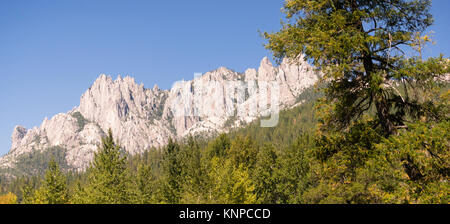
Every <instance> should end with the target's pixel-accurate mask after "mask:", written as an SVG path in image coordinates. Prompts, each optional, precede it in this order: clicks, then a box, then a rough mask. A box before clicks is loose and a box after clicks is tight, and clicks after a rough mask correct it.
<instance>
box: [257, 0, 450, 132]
mask: <svg viewBox="0 0 450 224" xmlns="http://www.w3.org/2000/svg"><path fill="white" fill-rule="evenodd" d="M430 5H431V0H395V1H392V0H380V1H367V0H314V1H313V0H288V1H286V3H285V5H284V12H285V14H286V17H287V20H288V22H287V23H285V24H284V25H283V28H282V29H281V31H279V32H276V33H271V34H269V33H265V37H266V38H267V39H268V41H269V42H268V44H267V45H266V47H267V48H268V49H270V50H272V51H273V53H274V55H275V57H277V58H279V59H281V58H283V57H290V58H297V57H299V55H300V54H302V53H303V54H304V55H305V58H306V59H307V60H310V61H312V62H313V64H314V65H315V66H316V67H317V68H319V69H321V70H322V72H323V73H324V80H326V81H327V82H328V84H327V85H328V86H327V88H326V90H325V93H326V101H325V104H324V106H325V105H330V106H327V107H323V109H327V110H324V111H323V112H324V113H325V114H322V117H323V119H324V121H325V124H326V125H325V126H323V127H326V128H327V129H337V130H344V129H345V128H347V127H349V126H350V125H351V123H352V122H353V121H355V120H357V119H359V118H360V117H361V116H362V115H363V114H364V113H366V112H368V111H369V110H371V109H374V110H375V113H376V117H377V125H379V126H381V127H382V131H383V133H384V135H386V136H388V135H390V134H392V133H395V132H396V131H397V130H398V129H399V128H404V127H405V126H406V122H407V121H408V119H409V118H411V119H418V118H426V119H429V120H436V119H437V120H438V119H441V118H440V114H439V113H436V112H437V111H438V110H436V109H435V105H434V103H433V97H432V96H433V95H434V93H435V92H433V91H432V90H435V88H434V87H435V86H436V85H437V83H436V82H435V80H436V79H437V78H438V77H439V76H442V75H443V74H446V73H448V72H449V71H450V66H449V63H450V62H449V60H447V59H444V58H443V57H442V56H441V57H439V58H430V59H428V60H426V61H424V60H422V58H420V57H418V56H416V57H412V58H407V57H406V54H407V53H405V52H411V48H409V47H411V46H412V47H415V48H413V49H422V48H423V47H419V48H417V47H416V46H417V45H418V44H419V45H420V46H422V45H423V42H427V41H428V40H429V39H430V38H429V37H428V36H426V35H424V31H425V30H426V29H427V28H428V27H429V26H430V25H431V24H432V22H433V18H432V15H431V14H430ZM417 37H419V38H417ZM418 39H419V40H421V41H417V40H418ZM408 48H409V49H408Z"/></svg>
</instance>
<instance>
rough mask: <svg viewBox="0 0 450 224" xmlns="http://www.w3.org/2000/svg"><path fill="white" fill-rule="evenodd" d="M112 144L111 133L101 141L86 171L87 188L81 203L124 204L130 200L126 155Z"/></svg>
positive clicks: (129, 181)
mask: <svg viewBox="0 0 450 224" xmlns="http://www.w3.org/2000/svg"><path fill="white" fill-rule="evenodd" d="M120 149H121V148H120V146H119V145H117V144H116V143H115V142H114V139H113V135H112V131H111V130H109V131H108V136H107V137H106V138H103V139H102V144H101V147H99V149H98V152H97V153H95V155H94V160H93V162H92V164H91V167H90V168H89V169H88V175H89V177H88V186H87V187H86V189H85V193H86V194H85V195H86V198H85V200H86V201H84V202H83V203H93V204H126V203H130V202H131V199H132V193H131V189H132V188H131V180H130V177H129V172H128V170H127V163H126V158H127V157H126V155H125V154H124V153H123V152H122V151H121V150H120Z"/></svg>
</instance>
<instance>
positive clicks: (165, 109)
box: [0, 58, 318, 170]
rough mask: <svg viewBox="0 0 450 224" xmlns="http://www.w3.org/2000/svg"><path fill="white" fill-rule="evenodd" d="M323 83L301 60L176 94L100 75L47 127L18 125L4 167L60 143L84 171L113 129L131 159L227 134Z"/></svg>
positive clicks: (210, 77) (208, 80)
mask: <svg viewBox="0 0 450 224" xmlns="http://www.w3.org/2000/svg"><path fill="white" fill-rule="evenodd" d="M317 80H318V74H317V72H316V71H315V70H314V69H313V68H312V67H311V66H310V65H308V63H307V62H305V61H303V59H302V58H300V59H299V60H298V61H295V63H294V62H291V61H289V60H284V61H283V62H282V63H281V64H280V65H279V66H278V67H275V66H273V65H272V64H271V62H270V61H269V59H268V58H264V59H263V60H262V61H261V64H260V67H259V68H258V69H248V70H246V71H245V72H244V73H237V72H234V71H232V70H229V69H227V68H224V67H221V68H218V69H216V70H214V71H210V72H207V73H205V74H202V75H201V76H198V77H196V78H194V79H193V80H190V81H179V82H176V83H175V84H174V85H173V87H172V88H171V89H170V90H162V89H159V88H158V87H157V86H156V85H155V87H154V88H152V89H146V88H144V85H143V84H140V85H139V84H137V83H136V82H135V80H134V79H133V78H131V77H124V78H122V77H120V76H119V77H118V78H117V79H116V80H113V79H112V78H111V77H110V76H106V75H100V77H99V78H98V79H97V80H96V81H95V82H94V84H93V85H92V86H91V87H90V88H89V89H88V90H87V91H86V92H85V93H84V94H83V95H82V96H81V100H80V105H79V106H77V107H75V108H74V109H73V110H71V111H69V112H67V113H61V114H57V115H56V116H54V117H52V118H51V119H47V118H45V119H44V121H43V122H42V124H41V126H40V127H34V128H32V129H26V128H24V127H22V126H16V127H15V128H14V130H13V134H12V137H11V140H12V145H11V149H10V151H9V152H8V154H6V155H5V156H3V157H1V158H0V168H8V167H14V166H15V164H16V163H17V158H18V157H19V156H21V155H25V154H27V153H30V152H33V151H36V150H41V151H42V150H46V149H48V148H50V147H55V146H58V147H61V148H64V149H65V150H66V161H67V164H68V166H69V167H71V168H73V169H75V170H83V169H85V168H86V167H87V165H89V162H90V161H91V160H92V157H93V153H94V152H95V151H96V150H97V146H98V144H100V139H101V137H103V136H104V135H105V133H106V132H107V130H108V129H109V128H111V129H112V130H113V135H114V137H115V138H116V140H117V141H118V143H119V144H120V145H121V146H122V147H123V148H124V149H125V150H126V151H127V152H129V153H131V154H137V153H141V152H143V151H144V150H146V149H149V148H151V147H160V146H164V145H165V144H166V143H167V142H168V139H169V138H175V139H181V138H183V137H185V136H187V135H189V134H194V135H195V134H201V133H202V134H203V133H206V134H211V133H220V132H226V131H227V130H228V129H229V128H231V127H238V126H240V125H243V124H245V123H248V122H251V121H253V120H255V119H256V118H258V117H260V116H261V115H266V114H265V113H266V112H268V109H267V108H266V107H265V106H268V105H270V106H272V105H273V102H275V101H273V100H274V99H275V98H276V100H277V102H278V104H279V109H283V108H287V107H290V106H292V105H294V104H296V103H298V102H297V97H298V96H299V95H300V94H301V93H302V91H303V90H305V89H306V88H308V87H310V86H312V85H314V84H315V82H316V81H317ZM267 84H270V85H272V86H273V85H275V86H276V88H270V87H266V86H270V85H267ZM274 93H277V94H274ZM261 99H263V101H262V102H263V103H261ZM264 100H265V101H264ZM265 102H267V105H265ZM270 106H269V107H270ZM261 108H262V109H261Z"/></svg>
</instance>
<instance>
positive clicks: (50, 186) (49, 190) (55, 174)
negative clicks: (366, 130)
mask: <svg viewBox="0 0 450 224" xmlns="http://www.w3.org/2000/svg"><path fill="white" fill-rule="evenodd" d="M38 194H42V196H43V200H42V201H41V202H42V203H45V204H65V203H67V202H68V201H69V198H68V197H69V196H68V189H67V185H66V177H65V176H64V174H62V172H61V170H60V169H59V166H58V164H57V163H56V162H55V160H53V159H52V160H51V161H50V163H49V164H48V169H47V172H46V173H45V178H44V183H43V185H42V187H41V188H40V189H39V193H38Z"/></svg>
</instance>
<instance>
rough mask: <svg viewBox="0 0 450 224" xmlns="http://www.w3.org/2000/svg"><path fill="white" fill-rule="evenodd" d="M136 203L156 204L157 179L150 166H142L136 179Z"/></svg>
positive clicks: (139, 167)
mask: <svg viewBox="0 0 450 224" xmlns="http://www.w3.org/2000/svg"><path fill="white" fill-rule="evenodd" d="M135 185H136V190H137V192H136V203H139V204H151V203H155V202H156V194H157V192H156V187H157V184H156V178H155V176H154V175H153V173H152V168H151V166H150V165H146V164H140V165H139V166H138V170H137V176H136V178H135Z"/></svg>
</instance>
